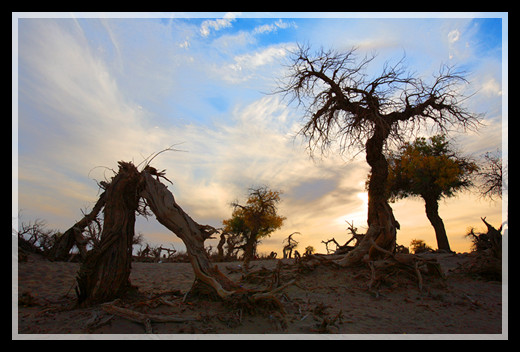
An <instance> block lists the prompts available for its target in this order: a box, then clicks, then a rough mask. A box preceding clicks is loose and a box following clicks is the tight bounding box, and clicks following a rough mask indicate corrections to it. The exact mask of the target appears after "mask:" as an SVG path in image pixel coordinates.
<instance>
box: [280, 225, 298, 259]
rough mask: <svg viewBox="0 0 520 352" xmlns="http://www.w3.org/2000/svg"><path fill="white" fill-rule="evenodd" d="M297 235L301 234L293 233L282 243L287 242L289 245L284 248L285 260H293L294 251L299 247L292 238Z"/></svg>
mask: <svg viewBox="0 0 520 352" xmlns="http://www.w3.org/2000/svg"><path fill="white" fill-rule="evenodd" d="M296 234H298V235H299V234H300V233H299V232H293V233H291V234H290V235H289V236H288V237H287V238H286V239H284V240H283V241H282V243H284V242H285V241H286V240H287V244H286V245H285V246H284V247H283V257H284V259H285V258H291V256H292V251H293V249H294V248H296V247H297V246H298V241H296V240H293V238H292V236H293V235H296Z"/></svg>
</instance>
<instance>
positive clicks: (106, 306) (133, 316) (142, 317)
mask: <svg viewBox="0 0 520 352" xmlns="http://www.w3.org/2000/svg"><path fill="white" fill-rule="evenodd" d="M119 301H120V300H119V299H116V300H115V301H113V302H109V303H103V304H102V305H101V308H102V309H103V310H104V311H105V312H107V313H109V314H112V315H117V316H119V317H122V318H125V319H128V320H130V321H133V322H136V323H141V324H143V325H144V327H145V331H146V333H147V334H151V333H153V331H152V323H184V322H187V321H197V320H198V319H197V318H196V317H193V316H182V317H179V316H176V315H171V314H160V315H159V314H146V313H141V312H137V311H135V310H131V309H128V308H123V307H119V306H117V305H116V304H117V303H119Z"/></svg>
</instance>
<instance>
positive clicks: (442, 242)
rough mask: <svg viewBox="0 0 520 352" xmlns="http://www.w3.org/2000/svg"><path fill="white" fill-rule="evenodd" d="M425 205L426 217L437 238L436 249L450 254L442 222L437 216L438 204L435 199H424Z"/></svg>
mask: <svg viewBox="0 0 520 352" xmlns="http://www.w3.org/2000/svg"><path fill="white" fill-rule="evenodd" d="M424 201H425V205H426V216H427V217H428V220H430V223H431V224H432V226H433V228H434V229H435V237H436V238H437V248H438V249H440V250H445V251H448V252H451V248H450V243H449V242H448V236H447V235H446V228H445V227H444V222H443V221H442V219H441V217H440V216H439V203H438V201H437V199H436V198H429V197H424Z"/></svg>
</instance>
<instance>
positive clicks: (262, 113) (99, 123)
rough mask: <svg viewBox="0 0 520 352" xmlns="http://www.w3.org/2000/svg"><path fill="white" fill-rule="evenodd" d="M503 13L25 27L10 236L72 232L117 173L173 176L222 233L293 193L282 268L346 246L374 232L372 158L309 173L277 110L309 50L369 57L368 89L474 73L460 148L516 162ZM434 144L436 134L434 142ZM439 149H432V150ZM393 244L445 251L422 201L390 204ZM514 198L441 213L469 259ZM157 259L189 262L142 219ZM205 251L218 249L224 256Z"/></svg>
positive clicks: (327, 158) (294, 118)
mask: <svg viewBox="0 0 520 352" xmlns="http://www.w3.org/2000/svg"><path fill="white" fill-rule="evenodd" d="M507 21H508V17H507V13H403V14H401V13H255V12H250V13H187V14H186V13H103V14H98V13H56V14H53V13H13V23H12V25H13V50H12V51H13V62H12V65H13V102H12V106H13V130H12V138H13V139H12V155H13V168H12V170H13V171H12V172H13V177H12V180H13V182H12V185H13V187H12V190H13V206H12V217H13V227H14V228H16V227H17V224H16V223H20V222H31V221H34V220H35V219H42V220H45V221H46V223H47V227H48V228H52V229H57V230H60V231H62V232H63V231H65V230H66V229H68V228H69V227H70V226H72V225H73V224H74V223H75V222H76V221H78V220H80V219H81V218H82V214H83V212H85V211H89V210H91V209H92V207H93V206H94V204H95V202H96V200H97V198H98V196H99V194H100V191H99V188H98V186H97V183H96V181H102V180H104V179H110V177H112V176H113V175H114V174H113V170H117V162H118V161H120V160H124V161H133V162H134V163H135V164H139V163H141V162H142V161H143V160H144V159H145V158H146V157H148V156H149V155H151V154H152V153H154V152H158V151H160V150H163V149H165V148H167V147H169V146H172V145H174V146H175V148H176V149H177V150H178V151H175V152H165V153H162V154H161V155H159V156H158V157H157V158H155V159H154V161H153V166H155V167H156V168H157V169H161V170H162V169H166V176H167V177H168V179H170V180H171V181H172V182H173V184H167V186H168V189H169V190H170V191H171V192H172V193H173V194H174V196H175V198H176V201H177V203H178V204H179V205H180V206H181V207H182V208H183V209H184V210H185V211H186V212H187V213H188V214H189V215H190V216H191V217H192V218H193V219H194V220H195V221H197V222H198V223H201V224H209V225H212V226H215V227H220V226H222V220H223V219H227V218H229V217H230V216H231V212H232V208H231V206H230V203H231V202H233V201H238V202H245V200H246V197H247V190H248V188H249V187H255V186H263V185H266V186H268V187H270V188H271V189H274V190H281V191H282V196H281V199H282V201H281V203H280V204H279V214H281V215H283V216H285V217H286V218H287V219H286V221H285V223H284V226H283V227H282V228H281V229H279V230H277V231H276V232H274V233H272V234H271V236H270V237H269V238H266V239H264V240H262V242H261V243H260V245H259V247H258V251H259V252H260V253H269V252H271V251H275V252H278V254H279V255H280V256H281V253H282V252H281V250H282V247H283V244H282V241H283V239H284V238H286V237H287V236H288V235H289V234H291V233H292V232H295V231H298V232H300V234H299V235H295V236H294V239H295V240H297V241H299V246H298V248H297V249H300V252H303V251H304V249H305V247H307V246H313V247H314V249H315V250H316V252H319V253H325V252H326V249H325V245H324V244H323V243H321V241H326V240H328V239H331V238H333V237H334V238H335V239H336V240H337V241H338V242H339V243H344V242H346V241H347V240H348V239H349V238H350V235H349V233H348V231H347V226H348V225H347V223H346V221H349V222H352V221H353V223H354V226H355V227H358V232H364V231H365V230H366V228H367V224H366V215H367V194H366V191H365V188H364V185H365V180H366V177H367V174H368V172H369V167H368V165H367V163H366V161H365V159H364V157H365V155H364V153H363V151H360V152H359V153H357V152H350V153H349V154H340V153H339V152H337V150H336V149H334V148H333V149H332V150H331V151H330V152H329V153H328V154H327V155H323V156H320V157H315V158H311V157H310V156H309V153H308V151H307V150H306V141H305V140H304V139H303V138H302V137H301V136H299V135H298V133H297V132H298V130H299V129H300V128H301V126H302V124H303V123H304V120H303V112H302V110H301V108H299V107H298V106H296V105H295V104H294V102H291V101H289V100H288V99H285V98H284V97H283V96H281V95H278V94H273V92H274V91H275V90H276V88H277V87H278V85H279V82H280V80H281V79H283V77H284V75H285V74H286V72H287V65H288V64H289V63H290V61H289V58H290V55H289V52H290V51H291V50H293V49H294V48H295V47H296V46H297V44H299V43H300V44H302V43H303V44H308V45H309V46H310V47H312V48H313V49H319V48H325V49H328V48H332V49H335V50H339V51H343V50H350V49H351V48H352V47H357V48H358V49H357V52H358V53H359V55H360V56H362V55H365V54H367V55H371V54H376V55H377V56H376V59H375V60H374V61H373V62H372V63H371V65H370V67H369V68H368V71H367V74H369V75H377V73H380V72H381V70H382V67H383V65H384V63H385V62H387V61H388V62H396V60H399V59H401V58H402V57H403V56H404V57H405V62H406V66H407V68H408V69H409V70H410V71H412V72H415V73H416V75H418V76H419V77H425V79H428V77H432V75H433V74H435V73H436V72H437V71H438V70H439V68H440V67H441V65H443V64H448V65H455V66H456V67H457V68H459V69H461V70H464V71H465V72H467V79H468V82H469V84H468V88H467V89H468V91H470V92H472V93H473V95H472V96H471V97H470V98H469V99H467V100H466V101H465V104H466V106H467V108H468V109H469V110H470V111H473V112H476V113H483V114H484V119H483V123H484V124H483V126H482V127H481V128H480V129H479V130H478V131H470V132H467V131H466V132H463V131H455V132H453V133H452V134H450V136H449V137H450V138H451V139H452V140H453V141H454V142H455V143H456V145H457V146H458V148H459V149H460V150H461V151H463V152H464V153H465V154H467V155H472V156H479V155H481V154H482V153H485V152H488V151H490V152H493V151H496V150H497V149H499V148H500V149H501V150H502V152H503V156H504V160H506V159H507V139H506V134H507V111H508V110H507V70H508V68H507V50H508V47H507V43H508V33H507ZM423 133H426V132H423ZM425 136H427V134H426V135H425ZM391 206H392V208H393V210H394V215H395V217H396V219H397V220H398V222H399V223H400V225H401V229H400V230H399V231H398V234H397V243H399V244H403V245H405V246H409V244H410V241H411V240H412V239H422V240H424V241H425V242H426V243H427V244H428V245H430V246H431V247H433V248H436V247H437V244H436V240H435V233H434V230H433V227H432V226H431V225H430V223H429V221H428V219H427V218H426V214H425V210H424V202H423V201H422V200H421V199H418V198H414V199H405V200H400V201H398V202H396V203H393V204H391ZM506 211H507V197H504V199H503V200H502V201H497V202H491V201H488V200H482V199H480V198H479V196H478V194H477V193H475V192H466V193H460V194H459V195H457V196H456V197H455V198H449V199H445V200H442V201H441V202H440V209H439V214H440V216H441V218H443V220H444V223H445V226H446V229H447V233H448V238H449V241H450V245H451V248H452V250H455V251H458V252H464V251H469V249H470V246H471V242H470V241H469V240H468V239H467V238H465V236H464V235H465V234H466V233H467V229H468V227H471V226H472V227H475V228H476V229H477V230H482V231H484V229H485V227H484V225H483V223H482V222H481V220H480V217H484V216H486V217H487V221H488V222H490V223H491V224H494V225H495V226H496V227H498V226H500V224H501V223H502V222H503V221H505V220H506V215H505V214H506ZM136 233H142V234H143V236H144V237H145V240H146V241H147V242H149V243H151V244H154V245H158V244H163V245H165V246H168V245H173V246H174V247H175V248H176V249H177V250H183V249H184V248H185V247H184V245H183V244H182V241H180V239H178V238H177V237H176V236H175V235H174V234H172V233H171V232H170V231H169V230H167V229H166V228H164V227H163V226H162V225H160V224H159V223H158V222H157V221H156V220H155V218H154V217H153V216H152V217H149V218H148V219H146V218H143V217H138V220H137V223H136ZM206 243H207V245H212V246H213V248H215V247H216V243H217V241H216V240H209V241H207V242H206Z"/></svg>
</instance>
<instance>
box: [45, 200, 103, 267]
mask: <svg viewBox="0 0 520 352" xmlns="http://www.w3.org/2000/svg"><path fill="white" fill-rule="evenodd" d="M104 205H105V192H103V193H101V195H100V196H99V199H98V200H97V202H96V204H95V205H94V208H93V209H92V211H91V212H90V213H88V214H87V215H85V216H84V217H83V218H82V219H81V220H80V221H78V222H76V223H75V224H74V225H72V227H71V228H70V229H68V230H67V231H65V233H64V234H63V235H61V236H60V237H58V238H57V239H56V242H55V243H54V246H52V248H51V249H50V250H49V253H48V254H47V257H48V258H49V259H50V260H67V258H68V257H69V252H70V250H71V249H72V247H74V245H76V247H77V248H78V250H79V254H80V256H81V258H82V260H84V259H85V257H86V255H87V243H88V239H86V238H84V237H83V235H82V232H83V230H84V229H85V228H86V227H88V226H89V225H90V223H91V222H92V221H95V220H96V218H97V216H98V214H99V212H100V211H101V209H103V206H104Z"/></svg>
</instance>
